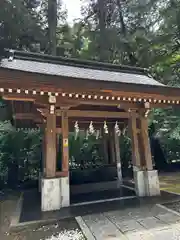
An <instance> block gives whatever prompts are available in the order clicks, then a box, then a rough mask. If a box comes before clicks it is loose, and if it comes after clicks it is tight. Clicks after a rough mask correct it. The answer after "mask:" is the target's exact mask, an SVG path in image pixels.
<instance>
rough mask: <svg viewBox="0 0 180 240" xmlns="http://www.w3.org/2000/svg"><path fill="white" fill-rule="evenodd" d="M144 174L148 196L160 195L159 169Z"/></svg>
mask: <svg viewBox="0 0 180 240" xmlns="http://www.w3.org/2000/svg"><path fill="white" fill-rule="evenodd" d="M144 176H145V184H146V194H147V196H158V195H160V186H159V177H158V171H157V170H151V171H145V172H144Z"/></svg>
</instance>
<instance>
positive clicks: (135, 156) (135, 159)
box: [129, 111, 141, 169]
mask: <svg viewBox="0 0 180 240" xmlns="http://www.w3.org/2000/svg"><path fill="white" fill-rule="evenodd" d="M129 132H130V135H131V142H132V163H133V166H135V167H137V168H138V169H141V161H140V155H139V144H138V133H137V119H136V116H135V112H134V111H131V117H130V118H129Z"/></svg>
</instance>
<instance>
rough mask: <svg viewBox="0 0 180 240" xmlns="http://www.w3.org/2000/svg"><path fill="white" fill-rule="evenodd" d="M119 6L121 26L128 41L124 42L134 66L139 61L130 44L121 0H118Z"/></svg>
mask: <svg viewBox="0 0 180 240" xmlns="http://www.w3.org/2000/svg"><path fill="white" fill-rule="evenodd" d="M117 6H118V9H119V21H120V24H121V28H122V34H123V36H124V39H125V41H126V42H125V43H124V46H125V51H126V52H127V54H128V57H129V61H130V64H131V65H132V66H134V65H136V64H137V63H138V61H137V59H136V57H135V56H134V55H133V53H132V48H131V46H130V44H129V43H128V39H127V29H126V25H125V22H124V17H123V13H122V7H121V3H120V0H117Z"/></svg>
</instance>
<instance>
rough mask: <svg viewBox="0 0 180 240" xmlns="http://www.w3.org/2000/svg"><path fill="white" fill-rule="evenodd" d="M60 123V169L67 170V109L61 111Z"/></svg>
mask: <svg viewBox="0 0 180 240" xmlns="http://www.w3.org/2000/svg"><path fill="white" fill-rule="evenodd" d="M61 124H62V171H63V172H68V171H69V142H68V136H69V124H68V115H67V110H63V111H62V116H61Z"/></svg>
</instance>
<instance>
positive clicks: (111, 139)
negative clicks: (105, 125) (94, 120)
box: [109, 128, 116, 164]
mask: <svg viewBox="0 0 180 240" xmlns="http://www.w3.org/2000/svg"><path fill="white" fill-rule="evenodd" d="M109 131H110V133H109V145H110V153H111V154H110V163H111V164H113V163H115V162H116V159H115V142H114V129H113V128H110V130H109Z"/></svg>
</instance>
